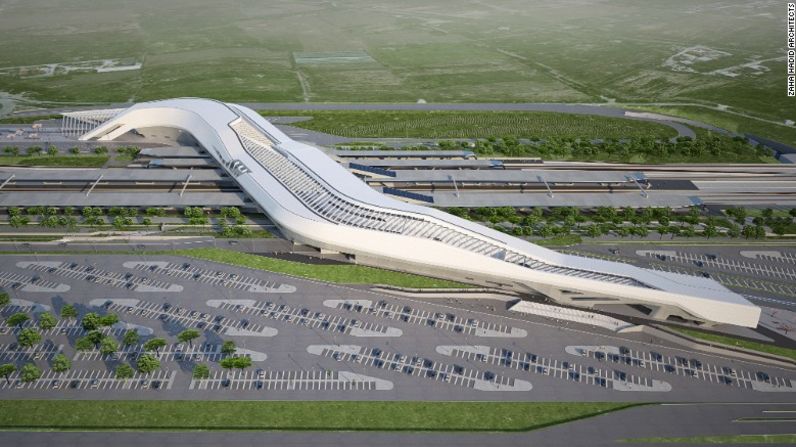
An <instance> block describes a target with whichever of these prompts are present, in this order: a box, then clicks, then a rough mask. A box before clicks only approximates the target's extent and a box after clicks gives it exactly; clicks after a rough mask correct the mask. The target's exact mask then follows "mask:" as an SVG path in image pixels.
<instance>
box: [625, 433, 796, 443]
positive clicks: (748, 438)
mask: <svg viewBox="0 0 796 447" xmlns="http://www.w3.org/2000/svg"><path fill="white" fill-rule="evenodd" d="M623 442H628V443H651V444H739V445H746V444H789V445H794V444H796V434H789V435H724V436H690V437H684V438H663V437H658V438H633V439H624V440H623Z"/></svg>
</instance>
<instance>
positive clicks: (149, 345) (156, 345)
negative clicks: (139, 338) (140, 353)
mask: <svg viewBox="0 0 796 447" xmlns="http://www.w3.org/2000/svg"><path fill="white" fill-rule="evenodd" d="M164 346H166V340H165V339H162V338H153V339H150V340H148V341H147V342H146V343H144V349H145V350H147V351H155V352H156V353H157V354H160V348H162V347H164Z"/></svg>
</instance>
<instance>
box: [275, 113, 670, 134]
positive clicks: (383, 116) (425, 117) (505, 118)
mask: <svg viewBox="0 0 796 447" xmlns="http://www.w3.org/2000/svg"><path fill="white" fill-rule="evenodd" d="M260 114H262V115H263V116H280V115H283V116H311V117H312V119H310V120H306V121H300V122H296V123H293V125H294V126H296V127H301V128H304V129H309V130H316V131H319V132H325V133H330V134H333V135H339V136H343V137H351V138H368V137H373V138H388V137H395V138H486V137H490V136H501V137H502V136H512V137H518V138H551V137H561V138H634V137H639V138H640V137H648V138H656V139H669V138H672V137H675V136H677V132H676V131H675V130H674V129H673V128H671V127H668V126H665V125H662V124H657V123H651V122H646V121H631V120H626V119H622V118H610V117H602V116H591V115H574V114H568V113H552V112H447V111H430V112H426V111H419V112H418V111H316V110H313V111H275V110H263V111H260Z"/></svg>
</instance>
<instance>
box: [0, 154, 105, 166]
mask: <svg viewBox="0 0 796 447" xmlns="http://www.w3.org/2000/svg"><path fill="white" fill-rule="evenodd" d="M108 159H109V157H108V156H107V155H55V156H49V155H39V156H6V155H0V166H28V167H32V166H42V167H62V168H101V167H102V166H104V165H105V163H107V162H108Z"/></svg>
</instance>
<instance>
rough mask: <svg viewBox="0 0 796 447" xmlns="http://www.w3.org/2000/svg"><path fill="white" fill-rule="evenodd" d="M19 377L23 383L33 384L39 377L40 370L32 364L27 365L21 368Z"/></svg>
mask: <svg viewBox="0 0 796 447" xmlns="http://www.w3.org/2000/svg"><path fill="white" fill-rule="evenodd" d="M19 377H20V378H21V379H22V381H23V382H33V381H34V380H36V379H38V378H39V377H41V370H40V369H39V368H38V367H37V366H36V365H34V364H33V363H28V364H26V365H25V366H23V367H22V370H21V371H20V374H19Z"/></svg>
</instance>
